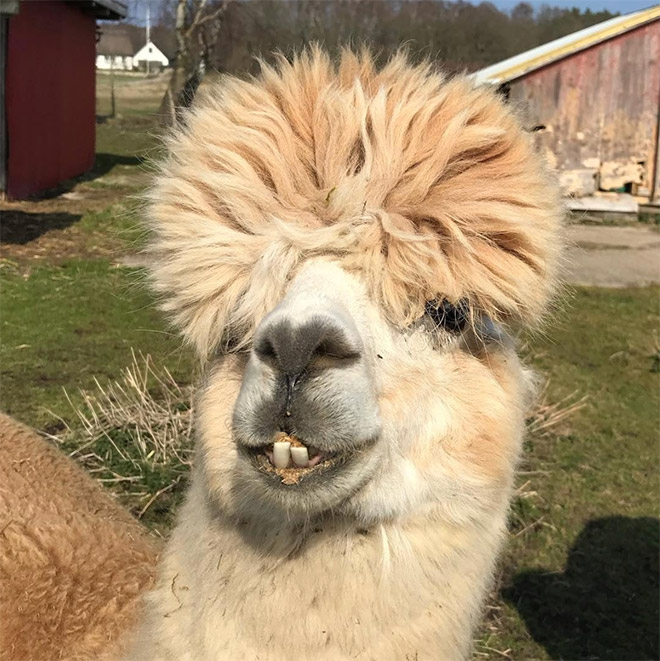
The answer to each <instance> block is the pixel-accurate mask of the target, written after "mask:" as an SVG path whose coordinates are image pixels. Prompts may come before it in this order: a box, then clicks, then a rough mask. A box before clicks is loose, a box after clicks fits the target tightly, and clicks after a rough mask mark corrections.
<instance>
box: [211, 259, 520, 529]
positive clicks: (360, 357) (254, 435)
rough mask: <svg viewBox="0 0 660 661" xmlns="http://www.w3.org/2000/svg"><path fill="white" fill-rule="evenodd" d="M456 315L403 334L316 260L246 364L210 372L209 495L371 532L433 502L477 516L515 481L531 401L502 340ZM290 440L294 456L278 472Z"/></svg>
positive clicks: (483, 324)
mask: <svg viewBox="0 0 660 661" xmlns="http://www.w3.org/2000/svg"><path fill="white" fill-rule="evenodd" d="M457 314H458V313H457V312H456V310H455V309H454V313H453V315H452V314H451V313H450V311H449V310H446V311H445V312H444V313H443V312H442V311H440V312H439V311H438V310H437V309H435V308H429V313H428V314H427V315H426V316H425V317H424V318H422V319H421V320H419V321H418V322H417V323H415V324H413V325H412V326H411V327H409V328H407V329H405V330H401V329H398V328H395V327H394V326H392V325H391V324H389V323H388V322H387V321H386V318H385V316H384V314H383V312H382V310H381V309H380V308H379V306H378V305H376V304H375V303H374V302H373V301H372V300H371V299H370V297H369V295H368V287H367V286H366V284H365V283H364V282H363V281H362V278H361V277H360V276H359V275H357V274H351V273H349V272H347V271H346V270H344V269H343V268H342V267H341V266H340V265H339V264H338V263H336V262H333V261H330V260H325V259H315V260H310V261H309V262H308V263H306V264H305V265H304V266H303V267H302V268H301V270H300V271H299V273H298V275H297V276H296V277H295V278H294V279H293V281H292V283H291V285H290V287H289V288H288V290H287V292H286V294H285V296H284V297H283V298H282V300H281V301H279V302H278V303H277V304H276V305H275V306H274V307H273V309H272V311H271V312H270V313H268V314H267V315H266V316H265V317H264V318H263V320H262V321H261V323H260V324H259V325H258V327H257V330H256V332H255V336H254V341H253V343H252V346H251V347H250V349H249V351H248V352H246V353H245V354H244V355H242V356H241V357H238V356H230V357H225V358H222V359H221V360H220V361H219V363H218V365H216V367H215V369H213V370H211V376H210V377H209V380H208V383H207V386H206V388H205V389H204V392H203V395H202V398H201V406H200V407H199V410H200V432H201V441H202V446H203V449H204V452H203V457H204V459H205V468H206V473H207V480H208V484H209V486H210V488H211V491H212V492H215V493H219V494H220V500H221V501H222V502H223V503H224V504H225V505H229V507H230V508H232V509H234V510H236V511H237V512H239V513H241V514H246V515H249V516H261V515H265V516H266V517H267V518H272V517H274V516H281V515H285V516H286V517H287V518H289V519H292V518H293V519H295V518H296V517H303V518H307V517H309V516H310V515H313V514H318V513H321V512H325V511H332V512H333V513H334V515H338V514H340V513H341V514H345V515H348V516H350V517H352V518H354V519H355V520H357V521H359V522H360V523H362V524H364V525H372V524H373V523H375V522H378V521H382V520H387V519H390V518H392V517H396V516H400V515H405V514H407V513H409V512H411V511H413V510H415V509H419V508H420V507H423V506H424V505H426V504H431V503H436V504H437V503H440V504H443V505H444V506H446V508H447V512H448V513H449V514H451V516H452V517H454V518H461V517H463V516H472V515H474V511H475V500H477V501H479V499H480V498H483V503H484V505H485V504H486V502H487V501H488V498H489V497H490V494H491V493H493V494H494V493H499V492H500V491H501V487H502V486H503V483H504V482H506V481H508V479H509V477H510V472H511V469H512V463H513V462H512V458H513V457H515V454H516V453H517V451H518V443H519V437H520V431H521V428H522V415H523V395H524V393H523V392H522V389H521V388H520V387H519V386H520V378H519V377H520V370H519V364H518V362H517V359H516V358H515V355H514V354H513V353H512V352H511V351H510V350H509V349H507V348H506V345H507V340H506V338H505V337H504V336H503V335H502V334H501V333H500V332H498V331H497V329H496V328H495V326H494V325H493V324H490V323H489V322H488V321H487V320H485V319H482V320H474V322H473V323H472V324H469V323H467V319H462V318H461V317H460V315H459V316H457ZM284 434H287V435H290V436H292V437H294V438H295V439H298V440H299V441H300V447H298V448H292V450H293V452H291V455H290V456H289V455H286V456H285V457H284V459H283V458H282V456H278V446H277V443H278V442H282V437H283V436H284ZM294 442H295V441H294ZM278 466H279V468H278ZM287 466H288V467H287ZM492 504H493V503H492V501H491V502H489V503H488V505H489V506H492Z"/></svg>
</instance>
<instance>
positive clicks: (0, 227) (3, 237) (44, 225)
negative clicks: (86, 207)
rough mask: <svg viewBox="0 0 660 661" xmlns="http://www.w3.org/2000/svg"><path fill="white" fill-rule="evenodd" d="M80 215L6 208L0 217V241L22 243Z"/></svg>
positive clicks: (64, 224)
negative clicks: (29, 211)
mask: <svg viewBox="0 0 660 661" xmlns="http://www.w3.org/2000/svg"><path fill="white" fill-rule="evenodd" d="M81 217H82V216H81V215H80V214H78V213H65V212H56V213H28V212H26V211H19V210H18V209H6V210H3V212H2V218H1V219H0V243H10V244H14V245H24V244H26V243H29V242H30V241H34V239H38V238H39V237H40V236H41V235H42V234H45V233H46V232H49V231H50V230H59V229H64V228H65V227H69V226H70V225H73V224H74V223H75V222H77V221H79V220H80V218H81Z"/></svg>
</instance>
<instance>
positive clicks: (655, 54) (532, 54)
mask: <svg viewBox="0 0 660 661" xmlns="http://www.w3.org/2000/svg"><path fill="white" fill-rule="evenodd" d="M474 76H475V80H476V81H477V82H478V83H487V84H488V83H489V84H492V85H497V86H498V87H499V88H500V89H501V90H502V92H504V93H505V94H506V95H507V96H508V98H509V99H510V101H511V102H512V103H513V104H515V105H516V106H517V107H518V108H520V109H521V110H522V111H523V117H524V119H525V122H526V123H527V126H528V127H529V128H530V129H535V130H536V139H537V142H538V146H539V148H540V149H541V150H542V151H543V152H544V153H545V155H546V157H547V159H548V161H549V162H550V163H551V164H552V165H553V166H554V167H555V168H556V170H557V171H558V173H559V178H560V181H561V183H562V186H563V189H564V191H565V192H566V193H567V194H569V195H572V196H575V197H582V196H594V195H596V196H598V195H601V200H602V199H606V198H607V194H603V193H600V192H599V191H603V192H608V191H618V192H627V193H632V195H636V196H637V198H638V200H639V201H640V204H648V203H649V202H650V203H651V204H655V205H657V204H658V203H660V5H655V6H652V7H649V8H648V9H643V10H641V11H637V12H634V13H631V14H627V15H624V16H617V17H616V18H612V19H610V20H608V21H605V22H603V23H599V24H598V25H593V26H591V27H589V28H586V29H584V30H580V31H579V32H575V33H573V34H570V35H568V36H566V37H562V38H561V39H557V40H555V41H552V42H550V43H548V44H544V45H543V46H539V47H538V48H533V49H532V50H530V51H527V52H526V53H521V54H520V55H516V56H514V57H512V58H509V59H508V60H505V61H503V62H499V63H497V64H493V65H492V66H489V67H486V68H485V69H482V70H481V71H478V72H477V73H476V74H474ZM577 208H582V207H580V206H578V207H577Z"/></svg>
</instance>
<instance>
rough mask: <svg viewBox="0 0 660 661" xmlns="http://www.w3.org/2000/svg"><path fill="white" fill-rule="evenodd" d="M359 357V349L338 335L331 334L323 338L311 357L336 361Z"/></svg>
mask: <svg viewBox="0 0 660 661" xmlns="http://www.w3.org/2000/svg"><path fill="white" fill-rule="evenodd" d="M359 355H360V352H359V349H357V348H356V347H355V346H353V345H352V344H351V343H350V342H348V341H347V340H346V338H345V337H343V336H342V335H340V334H332V335H331V336H326V337H324V338H323V339H322V340H321V341H320V342H319V344H318V345H317V347H316V349H314V353H313V356H316V357H319V358H334V359H338V360H346V359H350V358H357V357H358V356H359Z"/></svg>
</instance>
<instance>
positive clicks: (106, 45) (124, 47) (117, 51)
mask: <svg viewBox="0 0 660 661" xmlns="http://www.w3.org/2000/svg"><path fill="white" fill-rule="evenodd" d="M111 27H115V26H106V25H104V26H102V28H101V38H100V39H99V43H98V44H96V53H97V54H98V55H120V56H122V57H130V56H132V55H133V53H135V50H136V49H135V47H134V45H133V41H132V40H131V37H130V35H129V34H128V31H127V30H122V29H119V30H112V29H108V28H111ZM117 27H119V26H117Z"/></svg>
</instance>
